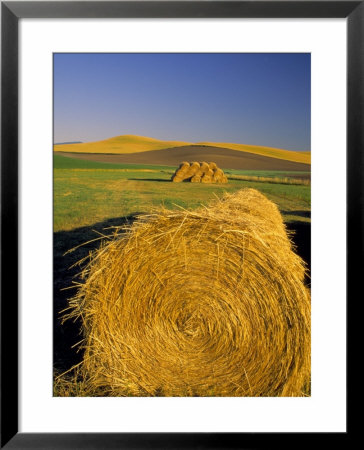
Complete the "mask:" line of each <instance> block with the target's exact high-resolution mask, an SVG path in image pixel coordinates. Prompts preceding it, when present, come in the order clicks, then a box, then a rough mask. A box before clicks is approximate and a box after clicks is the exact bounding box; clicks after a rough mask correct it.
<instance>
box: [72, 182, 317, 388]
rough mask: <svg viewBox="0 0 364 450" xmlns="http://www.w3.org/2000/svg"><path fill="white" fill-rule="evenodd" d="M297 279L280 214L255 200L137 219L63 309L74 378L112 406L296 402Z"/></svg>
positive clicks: (303, 303)
mask: <svg viewBox="0 0 364 450" xmlns="http://www.w3.org/2000/svg"><path fill="white" fill-rule="evenodd" d="M304 276H305V265H304V263H303V261H302V260H301V259H300V257H298V256H297V255H296V254H295V253H294V252H293V250H292V246H291V242H290V239H289V237H288V236H287V233H286V230H285V226H284V224H283V222H282V217H281V215H280V213H279V211H278V208H277V207H276V205H274V204H273V203H272V202H270V201H269V200H268V199H267V198H266V197H264V196H263V195H262V194H260V193H259V192H258V191H256V190H253V189H245V190H241V191H238V192H237V193H235V194H226V195H225V197H224V198H223V199H222V200H219V201H217V202H216V203H215V204H213V205H210V207H208V208H201V209H199V210H195V211H183V212H180V211H178V212H175V211H167V210H163V211H160V212H158V213H155V214H152V215H147V216H141V217H140V218H139V220H137V221H136V222H134V224H133V225H131V226H130V227H129V228H128V229H127V230H124V232H123V233H122V234H121V235H120V236H119V237H116V238H114V239H112V240H111V241H109V242H107V243H105V244H104V245H103V246H102V247H101V248H100V249H99V250H98V251H96V252H95V253H94V254H93V255H92V257H91V260H90V263H89V265H88V266H87V268H86V269H85V270H84V272H83V278H84V284H82V285H81V286H80V289H79V291H78V294H77V295H76V296H75V297H74V298H73V299H72V300H71V303H70V308H71V310H72V312H71V313H70V314H69V317H72V318H75V317H80V318H81V319H82V328H83V334H84V343H83V347H84V351H85V353H84V361H83V364H82V366H81V367H80V368H79V369H80V370H81V372H82V374H83V379H84V380H86V381H87V384H88V386H91V390H92V389H94V392H100V390H101V391H102V392H103V395H116V396H125V395H135V396H144V395H145V396H154V395H165V396H301V395H304V390H305V389H307V386H308V384H309V379H310V294H309V290H308V289H307V288H306V287H305V285H304ZM89 395H92V393H91V394H89ZM98 395H99V394H98Z"/></svg>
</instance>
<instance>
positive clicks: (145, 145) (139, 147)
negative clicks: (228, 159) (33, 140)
mask: <svg viewBox="0 0 364 450" xmlns="http://www.w3.org/2000/svg"><path fill="white" fill-rule="evenodd" d="M186 145H205V146H212V147H221V148H229V149H231V150H237V151H241V152H247V153H253V154H256V155H262V156H266V157H269V158H277V159H283V160H286V161H293V162H298V163H303V164H311V152H296V151H290V150H282V149H278V148H272V147H262V146H257V145H244V144H234V143H222V142H198V143H191V142H183V141H163V140H160V139H153V138H150V137H143V136H134V135H123V136H115V137H112V138H110V139H105V140H103V141H96V142H85V143H82V144H63V145H55V146H54V151H57V152H68V153H101V154H128V153H140V152H147V151H151V150H163V149H168V148H173V147H182V146H186Z"/></svg>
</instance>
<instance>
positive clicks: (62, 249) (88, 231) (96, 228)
mask: <svg viewBox="0 0 364 450" xmlns="http://www.w3.org/2000/svg"><path fill="white" fill-rule="evenodd" d="M289 213H290V214H292V211H290V212H289ZM137 215H138V214H135V215H133V216H129V217H126V218H122V217H117V218H112V219H108V220H105V221H103V222H99V223H95V224H93V225H92V226H89V227H82V228H77V229H74V230H71V231H59V232H56V233H54V238H53V246H54V254H53V258H54V266H53V270H54V275H53V277H54V278H53V281H54V285H53V286H54V291H53V292H54V307H53V345H54V347H53V351H54V354H53V358H54V359H53V364H54V367H55V368H56V369H57V370H59V371H61V372H63V371H66V370H68V369H69V368H70V367H71V366H73V365H74V364H77V363H79V362H80V361H81V360H82V352H81V351H79V352H77V349H76V348H72V346H73V345H75V344H76V343H77V342H79V341H80V340H81V339H82V336H80V334H79V330H80V323H79V322H77V321H76V322H72V321H70V320H69V321H66V322H65V323H64V324H63V325H61V315H60V312H61V311H62V310H64V309H65V308H66V307H67V302H68V298H70V297H72V296H73V295H74V294H75V290H74V289H67V290H64V289H65V288H69V287H70V286H72V281H78V280H79V278H78V276H77V274H78V273H79V272H80V267H79V266H76V267H73V268H70V267H71V266H73V265H74V264H76V263H77V262H78V261H80V260H81V259H82V258H84V257H86V256H87V255H88V254H89V252H90V251H92V250H95V249H96V248H98V247H99V245H100V241H99V240H97V241H95V242H90V243H88V244H87V245H82V246H81V247H79V248H77V249H76V250H74V251H73V252H71V253H68V254H66V255H65V253H66V252H67V251H68V250H70V249H72V248H74V247H77V246H78V245H81V244H84V243H85V242H87V241H90V240H92V239H95V238H97V237H98V236H99V235H98V234H97V232H100V233H103V234H106V235H108V234H112V229H110V230H105V229H106V228H109V227H114V226H121V225H126V224H127V223H129V224H131V223H133V221H134V220H135V218H136V216H137ZM287 229H288V230H289V231H290V232H292V233H293V234H292V240H293V242H294V245H295V247H296V252H297V253H298V254H299V255H300V256H301V258H302V259H303V260H304V261H306V263H307V265H308V268H309V270H310V268H311V224H310V223H305V222H292V223H288V224H287ZM306 282H307V283H309V279H307V280H306Z"/></svg>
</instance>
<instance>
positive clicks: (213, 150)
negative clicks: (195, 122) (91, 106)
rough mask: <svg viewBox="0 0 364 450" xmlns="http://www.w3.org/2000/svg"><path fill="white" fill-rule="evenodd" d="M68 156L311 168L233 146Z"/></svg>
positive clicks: (175, 163)
mask: <svg viewBox="0 0 364 450" xmlns="http://www.w3.org/2000/svg"><path fill="white" fill-rule="evenodd" d="M56 154H59V155H63V156H67V157H68V158H77V159H81V160H87V161H96V162H103V163H112V164H147V165H156V164H157V165H167V166H178V165H179V164H180V163H181V162H182V161H214V162H215V163H216V164H217V165H218V166H219V167H221V168H223V169H240V170H283V171H285V170H287V171H291V170H293V171H310V168H311V167H310V165H309V164H303V163H299V162H294V161H287V160H284V159H278V158H270V157H267V156H263V155H257V154H254V153H248V152H243V151H238V150H231V149H229V148H222V147H212V146H199V145H184V146H180V147H174V148H167V149H162V150H150V151H146V152H138V153H125V154H101V153H58V152H56Z"/></svg>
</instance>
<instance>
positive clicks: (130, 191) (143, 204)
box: [54, 155, 311, 231]
mask: <svg viewBox="0 0 364 450" xmlns="http://www.w3.org/2000/svg"><path fill="white" fill-rule="evenodd" d="M175 169H176V168H175V167H168V166H153V165H149V166H146V165H137V164H108V163H98V162H93V161H86V160H78V159H73V158H67V157H63V156H60V155H54V231H62V230H63V231H66V230H72V229H74V228H78V227H83V226H92V225H93V224H95V223H100V222H103V221H106V220H108V219H115V218H118V217H127V216H130V215H132V214H135V213H142V212H148V211H150V210H151V209H153V208H155V207H159V206H161V205H164V206H165V207H166V208H178V206H181V207H183V208H196V207H198V206H200V205H201V204H207V203H208V202H210V201H211V200H213V199H214V198H215V197H216V196H218V197H221V196H222V195H223V194H224V193H225V192H234V191H237V190H239V189H242V188H245V187H251V188H255V189H258V190H259V191H261V192H262V193H264V194H266V195H267V197H268V198H269V199H271V200H272V201H273V202H275V203H276V204H277V205H278V206H279V208H280V210H281V212H282V214H283V216H284V218H285V220H286V221H287V222H290V221H291V222H292V221H305V222H307V221H309V220H310V218H309V217H310V193H311V192H310V186H305V185H289V184H279V183H274V184H273V183H269V182H261V181H243V180H229V182H228V183H227V184H222V185H216V184H212V185H209V184H194V183H172V182H170V178H171V175H172V174H173V173H174V170H175ZM229 174H234V175H239V174H240V175H244V174H248V175H256V176H264V177H272V178H277V177H279V176H282V175H284V176H287V175H288V176H289V175H290V176H292V174H287V173H286V172H268V171H256V172H252V171H238V170H231V171H227V175H228V176H229ZM296 174H297V177H300V176H301V175H302V174H303V173H296Z"/></svg>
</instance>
